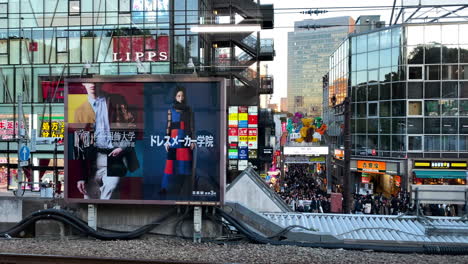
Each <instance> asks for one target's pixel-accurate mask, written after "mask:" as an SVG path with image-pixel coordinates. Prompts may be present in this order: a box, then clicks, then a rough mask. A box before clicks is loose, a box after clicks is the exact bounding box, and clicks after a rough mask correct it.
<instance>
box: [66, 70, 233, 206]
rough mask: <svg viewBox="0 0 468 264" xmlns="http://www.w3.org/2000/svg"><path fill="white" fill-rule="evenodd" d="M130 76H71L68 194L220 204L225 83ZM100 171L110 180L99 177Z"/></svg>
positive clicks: (100, 199)
mask: <svg viewBox="0 0 468 264" xmlns="http://www.w3.org/2000/svg"><path fill="white" fill-rule="evenodd" d="M128 80H129V79H127V78H123V77H113V78H104V77H101V78H96V79H86V82H81V81H78V80H73V79H72V80H69V81H68V82H66V86H67V88H66V97H65V99H66V102H65V110H66V112H65V113H66V116H65V118H66V122H67V125H66V127H67V128H66V133H65V141H66V145H67V146H68V147H67V148H66V153H65V161H66V164H65V171H66V179H65V183H66V188H65V197H66V199H68V200H69V201H71V202H81V203H128V204H132V203H137V204H142V203H152V204H200V205H219V204H222V203H223V199H224V198H223V196H224V182H225V170H226V167H225V166H226V163H225V161H226V157H225V155H224V154H223V153H225V151H224V149H225V146H226V139H225V137H224V136H223V133H221V132H220V131H226V125H225V123H226V118H227V117H226V113H225V111H223V110H222V109H225V108H224V107H225V106H224V105H223V102H224V99H223V96H224V89H225V87H224V85H223V83H222V82H220V81H218V79H211V78H197V79H193V81H181V80H179V81H178V82H173V81H172V80H173V79H172V77H164V76H163V77H154V78H153V79H148V78H144V79H142V81H141V82H139V81H138V78H132V79H131V80H132V81H131V82H130V81H128ZM184 98H185V100H184ZM92 100H93V102H94V104H93V106H94V108H93V106H91V103H90V101H92ZM236 151H237V150H236ZM213 161H216V162H213ZM103 176H107V177H109V178H112V181H111V182H106V181H104V182H103V183H101V184H98V182H99V181H98V179H97V178H98V177H103ZM198 182H203V184H198ZM102 190H106V191H105V192H104V191H102Z"/></svg>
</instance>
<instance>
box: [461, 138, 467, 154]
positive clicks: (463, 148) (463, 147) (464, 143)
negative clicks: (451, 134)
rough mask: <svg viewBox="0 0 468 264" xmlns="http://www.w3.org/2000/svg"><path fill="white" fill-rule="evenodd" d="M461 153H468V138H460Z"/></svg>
mask: <svg viewBox="0 0 468 264" xmlns="http://www.w3.org/2000/svg"><path fill="white" fill-rule="evenodd" d="M460 151H468V136H460Z"/></svg>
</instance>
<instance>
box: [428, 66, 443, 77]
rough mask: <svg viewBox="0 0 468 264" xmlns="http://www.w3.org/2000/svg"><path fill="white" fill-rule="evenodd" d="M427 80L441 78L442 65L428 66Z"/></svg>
mask: <svg viewBox="0 0 468 264" xmlns="http://www.w3.org/2000/svg"><path fill="white" fill-rule="evenodd" d="M425 73H426V80H440V79H441V78H440V65H431V66H426V71H425Z"/></svg>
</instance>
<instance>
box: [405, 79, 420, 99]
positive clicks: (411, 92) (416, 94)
mask: <svg viewBox="0 0 468 264" xmlns="http://www.w3.org/2000/svg"><path fill="white" fill-rule="evenodd" d="M422 97H423V83H422V82H408V98H413V99H419V98H422Z"/></svg>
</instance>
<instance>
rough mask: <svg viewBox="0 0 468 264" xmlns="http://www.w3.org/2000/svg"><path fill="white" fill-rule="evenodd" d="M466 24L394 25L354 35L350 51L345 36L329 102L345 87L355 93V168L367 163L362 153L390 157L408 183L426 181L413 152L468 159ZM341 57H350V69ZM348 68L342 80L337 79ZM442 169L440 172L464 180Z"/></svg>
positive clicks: (429, 157)
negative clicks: (345, 49) (421, 178)
mask: <svg viewBox="0 0 468 264" xmlns="http://www.w3.org/2000/svg"><path fill="white" fill-rule="evenodd" d="M464 32H468V24H466V23H465V24H464V23H437V24H426V25H421V24H407V25H404V26H393V27H387V28H383V29H380V30H376V31H372V32H366V33H363V34H353V35H350V36H349V38H348V41H349V48H347V49H348V52H349V55H348V54H346V52H343V51H340V49H341V47H344V48H346V45H347V42H344V43H343V44H342V46H341V47H340V48H339V49H338V50H337V51H335V52H334V53H333V55H332V56H331V57H330V73H329V74H330V88H329V89H330V92H329V102H331V98H332V97H333V96H335V97H336V98H337V99H338V100H337V103H340V99H341V98H342V94H343V92H345V93H349V94H348V96H350V97H351V101H352V103H351V109H352V118H351V131H352V132H351V133H352V157H353V158H352V159H353V160H354V161H352V167H354V169H355V170H357V171H360V169H361V171H362V168H359V162H360V161H361V162H364V161H367V160H375V161H379V160H380V161H387V169H388V166H389V164H391V163H392V161H393V162H395V164H396V166H395V169H392V172H394V173H393V174H394V175H399V176H398V177H400V176H404V177H403V182H405V183H408V184H411V183H417V182H419V183H421V182H423V181H419V180H418V179H417V178H418V176H417V175H416V174H417V173H415V172H416V171H417V170H414V169H415V166H416V165H415V164H416V163H417V162H416V160H422V161H427V162H429V163H428V164H433V163H434V162H435V163H437V162H446V161H450V160H452V161H459V160H466V158H467V157H468V108H467V107H468V57H467V55H468V45H467V44H468V37H467V36H466V34H464ZM342 62H344V64H346V63H349V71H348V69H347V68H346V67H343V66H341V64H342ZM346 76H348V77H349V80H348V81H347V84H348V85H347V87H346V88H344V86H343V85H340V83H341V80H342V79H343V78H346ZM329 105H331V103H330V104H329ZM463 169H464V170H466V166H465V167H464V168H463ZM439 172H440V173H439V174H440V177H441V178H446V179H448V178H450V177H452V178H450V179H457V181H461V182H462V183H463V181H464V180H465V178H463V179H462V178H460V177H458V176H453V175H452V176H450V175H445V176H444V174H443V172H442V171H439ZM445 173H446V174H447V172H445ZM431 178H432V176H431ZM434 178H437V177H434ZM423 183H427V182H423Z"/></svg>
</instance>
